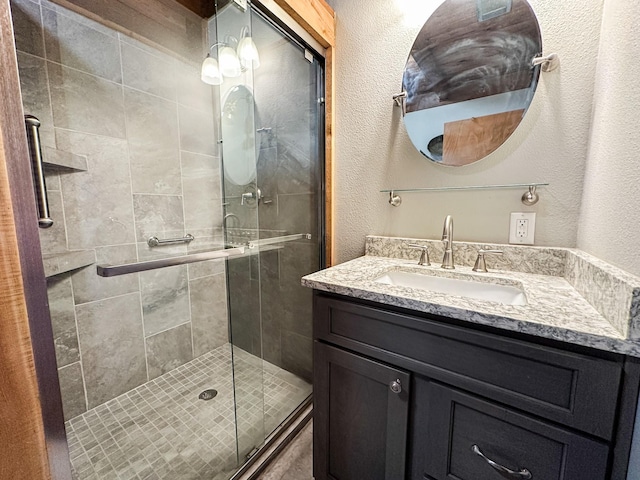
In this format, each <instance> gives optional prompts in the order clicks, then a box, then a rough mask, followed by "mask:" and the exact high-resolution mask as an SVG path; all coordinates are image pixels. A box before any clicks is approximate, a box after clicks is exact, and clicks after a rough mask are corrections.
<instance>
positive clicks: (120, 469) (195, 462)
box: [66, 344, 311, 480]
mask: <svg viewBox="0 0 640 480" xmlns="http://www.w3.org/2000/svg"><path fill="white" fill-rule="evenodd" d="M234 362H235V366H236V368H235V379H234V378H233V374H234V372H232V368H231V364H232V360H231V346H230V345H228V344H227V345H224V346H222V347H219V348H217V349H215V350H213V351H211V352H209V353H207V354H205V355H203V356H201V357H198V358H196V359H195V360H193V361H191V362H189V363H187V364H185V365H182V366H180V367H178V368H176V369H175V370H172V371H171V372H168V373H166V374H164V375H162V376H160V377H158V378H156V379H154V380H152V381H150V382H148V383H146V384H144V385H141V386H140V387H138V388H136V389H134V390H132V391H130V392H128V393H126V394H123V395H121V396H119V397H117V398H115V399H113V400H110V401H109V402H107V403H105V404H103V405H100V406H98V407H96V408H94V409H92V410H89V411H88V412H86V413H84V414H82V415H79V416H77V417H75V418H72V419H71V420H69V421H68V422H67V423H66V427H67V436H68V440H69V450H70V456H71V463H72V468H73V473H74V478H75V479H77V480H105V479H117V480H125V479H139V480H147V479H149V480H151V479H171V480H200V479H202V480H205V479H206V480H221V479H226V478H228V477H229V476H230V475H231V473H232V472H233V471H234V470H235V469H236V467H237V465H238V449H239V451H240V455H241V456H242V457H244V455H246V453H247V452H248V451H250V450H251V449H252V448H253V447H254V446H256V445H255V444H256V442H258V443H259V440H257V439H260V438H264V434H265V433H269V432H271V431H272V430H273V429H274V428H275V427H276V426H277V425H278V424H279V423H280V422H282V420H284V418H285V417H286V416H287V415H288V414H289V413H290V412H291V411H293V409H294V408H295V407H297V406H298V405H299V404H300V403H302V401H303V400H304V399H305V398H306V397H307V396H308V395H309V394H310V393H311V385H310V384H309V383H307V382H305V381H304V380H302V379H300V378H299V377H297V376H296V375H293V374H292V373H290V372H287V371H285V370H282V369H281V368H279V367H276V366H274V365H272V364H270V363H267V362H263V361H262V360H260V359H259V358H257V357H254V356H253V355H250V354H248V353H246V352H244V351H242V350H240V349H237V348H236V349H235V351H234ZM234 380H235V384H236V391H237V402H238V405H237V414H238V424H237V430H238V442H237V444H236V422H235V419H236V416H235V415H236V411H235V410H234V395H233V384H234ZM207 389H215V390H216V391H217V392H218V393H217V395H216V396H215V397H214V398H212V399H211V400H207V401H205V400H201V399H199V398H198V396H199V395H200V393H201V392H203V391H204V390H207Z"/></svg>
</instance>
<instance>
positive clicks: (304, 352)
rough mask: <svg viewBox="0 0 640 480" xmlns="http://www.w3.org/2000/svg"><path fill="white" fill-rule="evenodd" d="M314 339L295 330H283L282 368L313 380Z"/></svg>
mask: <svg viewBox="0 0 640 480" xmlns="http://www.w3.org/2000/svg"><path fill="white" fill-rule="evenodd" d="M312 351H313V340H311V338H310V337H304V336H302V335H298V334H297V333H293V332H286V331H285V332H282V368H284V369H285V370H289V371H290V372H291V373H295V374H296V375H298V376H300V377H302V378H304V379H305V380H308V381H311V377H312V371H313V361H312Z"/></svg>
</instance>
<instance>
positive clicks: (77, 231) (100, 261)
mask: <svg viewBox="0 0 640 480" xmlns="http://www.w3.org/2000/svg"><path fill="white" fill-rule="evenodd" d="M185 3H189V2H177V1H174V0H148V1H145V2H136V1H133V0H121V1H119V2H113V1H111V2H110V1H108V0H100V1H91V2H89V1H86V0H56V1H50V0H11V13H12V20H13V26H14V35H15V43H16V50H17V56H18V66H19V73H20V84H21V92H22V103H23V107H24V113H25V115H28V116H29V118H28V119H27V126H28V128H29V132H30V135H29V140H30V142H31V153H32V157H33V161H34V175H35V179H36V180H38V175H37V173H38V171H40V170H41V171H42V173H43V175H42V177H43V178H42V181H40V182H37V181H36V182H35V183H36V185H37V186H39V187H40V188H39V189H38V188H36V192H35V193H36V195H37V197H38V198H39V199H40V201H39V202H38V203H39V206H40V207H41V209H44V211H41V212H40V216H41V218H42V219H43V220H42V222H41V226H42V227H46V228H41V229H40V230H39V232H40V243H41V250H42V255H43V262H44V267H45V274H46V276H47V291H48V297H49V308H50V313H51V321H52V328H53V336H54V342H55V353H56V360H57V372H58V377H59V384H60V392H61V395H62V404H63V410H64V417H65V427H66V433H67V443H68V447H69V453H70V458H71V465H72V473H73V475H74V478H77V479H78V480H89V479H111V478H113V479H128V478H135V479H147V478H149V479H152V478H153V479H172V480H173V479H211V480H212V479H228V478H231V477H232V476H234V475H236V474H237V472H238V470H239V468H240V467H241V466H242V465H243V464H245V462H246V461H247V460H249V459H250V458H251V457H252V456H253V455H254V454H255V453H256V452H257V451H258V450H259V449H260V448H261V447H263V446H264V445H265V442H267V441H268V440H269V439H271V438H272V437H274V436H275V434H276V433H277V432H278V431H279V429H281V428H282V426H283V425H285V424H286V422H287V421H289V420H290V419H291V417H292V415H294V414H295V413H296V412H299V411H300V410H301V408H302V407H303V406H305V405H307V404H309V402H310V400H311V394H312V386H311V370H312V358H311V355H312V354H311V352H312V341H311V337H312V334H311V309H312V297H311V293H310V291H308V290H306V289H304V288H302V287H301V286H300V278H301V277H302V276H303V275H305V274H307V273H310V272H313V271H316V270H318V269H320V268H322V267H323V266H324V257H323V251H324V244H323V238H324V227H323V217H324V214H323V204H324V201H323V187H324V186H323V168H324V167H323V162H324V152H323V139H324V122H323V118H324V106H323V100H322V97H323V91H324V67H323V64H324V60H323V58H322V56H321V53H319V52H321V48H318V47H317V46H316V45H313V44H312V41H307V40H305V39H303V38H302V37H301V36H299V35H298V34H296V33H295V31H294V30H292V29H291V28H289V27H288V26H287V24H286V23H285V22H283V21H282V20H281V18H280V17H279V16H278V15H281V12H275V13H274V10H273V8H271V9H270V8H268V7H269V5H270V3H271V2H269V1H265V2H258V1H255V2H245V1H241V0H231V1H230V0H226V1H218V2H211V4H212V5H211V7H207V6H203V7H202V8H201V11H198V12H195V11H193V9H192V10H189V9H187V8H186V7H184V6H183V5H182V4H185ZM191 3H192V4H193V3H197V2H191ZM201 3H202V4H206V3H207V2H201ZM46 218H50V220H52V225H48V223H49V222H47V221H46V220H45V219H46Z"/></svg>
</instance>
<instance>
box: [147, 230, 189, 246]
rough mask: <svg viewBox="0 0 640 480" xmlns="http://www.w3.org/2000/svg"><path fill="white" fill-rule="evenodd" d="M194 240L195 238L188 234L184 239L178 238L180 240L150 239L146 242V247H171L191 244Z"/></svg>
mask: <svg viewBox="0 0 640 480" xmlns="http://www.w3.org/2000/svg"><path fill="white" fill-rule="evenodd" d="M195 239H196V237H194V236H193V235H191V234H190V233H187V234H186V235H185V236H184V237H180V238H164V239H162V238H158V237H155V236H154V237H151V238H149V240H147V245H149V246H150V247H157V246H159V245H172V244H174V243H191V242H193V241H194V240H195Z"/></svg>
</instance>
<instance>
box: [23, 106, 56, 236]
mask: <svg viewBox="0 0 640 480" xmlns="http://www.w3.org/2000/svg"><path fill="white" fill-rule="evenodd" d="M24 121H25V126H26V128H27V139H28V140H29V153H30V154H31V170H32V172H33V183H34V187H35V195H36V204H37V207H38V226H39V227H40V228H49V227H50V226H52V225H53V220H51V215H50V213H49V199H48V198H47V183H46V182H45V178H44V164H43V159H42V145H41V144H40V120H38V119H37V118H36V117H34V116H33V115H25V116H24Z"/></svg>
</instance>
